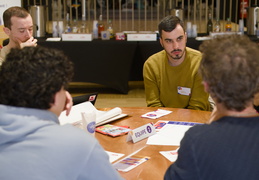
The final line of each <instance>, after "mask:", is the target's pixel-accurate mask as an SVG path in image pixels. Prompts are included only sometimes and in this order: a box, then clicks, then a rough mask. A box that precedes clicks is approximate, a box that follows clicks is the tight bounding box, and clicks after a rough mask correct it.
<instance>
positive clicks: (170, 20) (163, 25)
mask: <svg viewBox="0 0 259 180" xmlns="http://www.w3.org/2000/svg"><path fill="white" fill-rule="evenodd" d="M178 24H180V25H181V26H182V28H183V31H184V32H185V28H184V23H183V21H182V20H181V19H180V18H179V17H177V16H173V15H169V16H166V17H165V18H164V19H162V20H161V21H160V23H159V25H158V30H159V35H160V37H162V30H163V31H165V32H171V31H173V30H174V29H175V28H176V26H177V25H178Z"/></svg>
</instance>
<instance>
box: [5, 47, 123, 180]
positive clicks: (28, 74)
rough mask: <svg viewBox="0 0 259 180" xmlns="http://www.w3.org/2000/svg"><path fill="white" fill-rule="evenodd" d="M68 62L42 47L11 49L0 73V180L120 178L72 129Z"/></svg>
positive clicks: (94, 145)
mask: <svg viewBox="0 0 259 180" xmlns="http://www.w3.org/2000/svg"><path fill="white" fill-rule="evenodd" d="M72 76H73V64H72V62H71V61H70V60H69V59H68V58H67V56H65V55H64V53H63V52H61V51H58V50H55V49H48V48H44V47H25V48H23V49H12V50H11V51H10V53H9V54H8V55H7V56H6V60H5V61H4V62H3V64H2V67H1V71H0V87H1V88H0V137H1V138H0V162H1V163H0V179H8V180H14V179H33V180H37V179H48V180H49V179H55V180H81V179H110V180H114V179H121V177H120V176H119V174H118V172H117V171H116V170H115V169H114V168H113V167H112V166H111V164H110V162H109V157H108V155H107V153H106V152H105V151H104V150H103V148H102V147H101V145H100V144H99V143H98V141H97V140H96V139H95V138H94V137H93V136H91V135H90V134H87V133H86V132H85V131H83V130H81V129H79V128H77V127H74V126H72V125H70V124H69V125H68V124H67V125H64V126H60V125H59V120H58V116H59V115H60V113H61V112H62V111H63V110H67V111H69V109H70V107H71V102H72V98H71V96H70V94H69V93H68V91H66V89H67V87H68V83H69V82H70V81H71V79H72Z"/></svg>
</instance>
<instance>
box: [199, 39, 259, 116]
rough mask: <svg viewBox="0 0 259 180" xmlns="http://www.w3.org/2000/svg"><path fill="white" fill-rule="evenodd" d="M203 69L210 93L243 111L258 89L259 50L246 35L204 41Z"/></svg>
mask: <svg viewBox="0 0 259 180" xmlns="http://www.w3.org/2000/svg"><path fill="white" fill-rule="evenodd" d="M200 50H201V52H202V53H203V57H202V61H201V64H200V69H199V70H200V72H201V75H202V77H203V80H204V81H205V82H207V83H208V85H209V93H210V94H211V96H212V97H213V98H215V99H216V100H217V102H219V103H222V104H224V106H225V107H226V108H227V109H228V110H236V111H242V110H244V109H245V108H246V107H247V105H248V103H250V102H251V101H252V99H253V97H254V95H255V93H256V92H258V90H259V87H258V85H259V49H258V45H257V44H256V43H254V42H252V41H251V40H250V39H249V38H248V37H247V36H241V35H228V36H222V37H217V38H215V39H212V40H208V41H205V42H203V43H202V45H201V46H200Z"/></svg>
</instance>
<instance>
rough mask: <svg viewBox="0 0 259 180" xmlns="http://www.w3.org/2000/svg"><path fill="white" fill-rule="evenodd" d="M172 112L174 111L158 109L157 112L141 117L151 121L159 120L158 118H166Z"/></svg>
mask: <svg viewBox="0 0 259 180" xmlns="http://www.w3.org/2000/svg"><path fill="white" fill-rule="evenodd" d="M171 112H173V111H168V110H164V109H158V110H156V111H152V112H148V113H146V114H143V115H142V116H141V117H144V118H149V119H157V118H160V117H162V116H165V115H167V114H170V113H171Z"/></svg>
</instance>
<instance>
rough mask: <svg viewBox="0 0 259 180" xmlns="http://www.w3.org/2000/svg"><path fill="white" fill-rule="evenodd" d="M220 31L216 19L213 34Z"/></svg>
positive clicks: (218, 22)
mask: <svg viewBox="0 0 259 180" xmlns="http://www.w3.org/2000/svg"><path fill="white" fill-rule="evenodd" d="M220 31H221V27H220V21H219V19H217V20H216V23H215V26H214V32H220Z"/></svg>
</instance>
